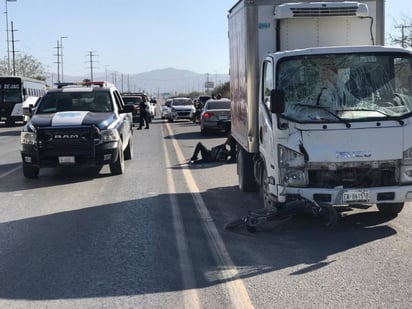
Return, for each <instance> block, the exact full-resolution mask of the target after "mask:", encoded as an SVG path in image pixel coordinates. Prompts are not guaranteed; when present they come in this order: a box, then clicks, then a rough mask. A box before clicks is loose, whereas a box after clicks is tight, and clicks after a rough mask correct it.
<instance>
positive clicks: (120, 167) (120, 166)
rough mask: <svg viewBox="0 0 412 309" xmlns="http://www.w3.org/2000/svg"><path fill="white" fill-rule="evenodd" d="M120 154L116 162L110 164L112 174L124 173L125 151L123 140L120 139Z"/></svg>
mask: <svg viewBox="0 0 412 309" xmlns="http://www.w3.org/2000/svg"><path fill="white" fill-rule="evenodd" d="M117 151H118V156H117V160H116V162H114V163H112V164H110V172H111V173H112V175H121V174H123V173H124V153H123V146H122V142H121V141H119V148H118V150H117Z"/></svg>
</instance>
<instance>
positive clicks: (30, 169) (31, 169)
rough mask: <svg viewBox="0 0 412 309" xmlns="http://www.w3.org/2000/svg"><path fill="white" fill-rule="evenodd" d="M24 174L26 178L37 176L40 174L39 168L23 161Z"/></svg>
mask: <svg viewBox="0 0 412 309" xmlns="http://www.w3.org/2000/svg"><path fill="white" fill-rule="evenodd" d="M23 175H24V177H26V178H37V177H38V176H39V168H38V167H37V166H33V165H29V164H26V163H23Z"/></svg>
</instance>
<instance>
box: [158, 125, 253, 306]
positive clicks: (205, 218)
mask: <svg viewBox="0 0 412 309" xmlns="http://www.w3.org/2000/svg"><path fill="white" fill-rule="evenodd" d="M166 127H167V130H168V132H169V136H170V137H171V139H170V140H171V141H172V144H173V147H174V149H175V152H176V155H177V159H178V160H179V162H187V160H186V159H185V157H184V156H183V153H182V150H181V149H180V147H179V145H178V143H177V141H176V139H175V138H174V135H173V132H172V129H171V127H170V124H169V123H167V124H166ZM182 172H183V175H184V177H185V179H186V183H187V185H188V187H189V190H190V192H191V194H192V197H193V201H194V202H195V205H196V209H197V211H198V213H199V216H200V219H201V220H202V223H203V228H204V230H205V232H206V234H207V237H208V243H209V247H210V248H211V249H212V253H213V255H214V256H215V259H216V262H217V263H218V264H219V265H220V266H221V268H222V269H223V270H221V271H220V272H221V274H222V276H223V277H224V278H230V280H229V281H227V282H226V283H224V285H225V287H226V288H227V290H228V292H229V295H230V300H231V302H232V304H233V307H234V308H254V306H253V304H252V302H251V300H250V297H249V294H248V292H247V289H246V287H245V285H244V283H243V281H242V279H240V276H239V271H238V270H237V268H236V266H235V265H234V263H233V261H232V258H231V257H230V255H229V252H228V250H227V249H226V246H225V244H224V242H223V239H222V238H221V237H220V234H219V232H218V230H217V227H216V224H215V223H214V221H213V218H212V216H211V215H210V213H209V210H208V209H207V207H206V204H205V201H204V200H203V198H202V196H201V194H200V190H199V187H198V186H197V184H196V181H195V180H194V178H193V175H192V173H191V172H190V170H189V169H182Z"/></svg>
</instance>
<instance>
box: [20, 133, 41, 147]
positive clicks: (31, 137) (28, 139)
mask: <svg viewBox="0 0 412 309" xmlns="http://www.w3.org/2000/svg"><path fill="white" fill-rule="evenodd" d="M36 142H37V135H36V133H34V132H21V133H20V143H21V144H24V145H35V144H36Z"/></svg>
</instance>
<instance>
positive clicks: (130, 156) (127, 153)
mask: <svg viewBox="0 0 412 309" xmlns="http://www.w3.org/2000/svg"><path fill="white" fill-rule="evenodd" d="M124 159H125V160H131V159H133V135H130V138H129V143H128V144H127V147H126V149H125V151H124Z"/></svg>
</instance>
